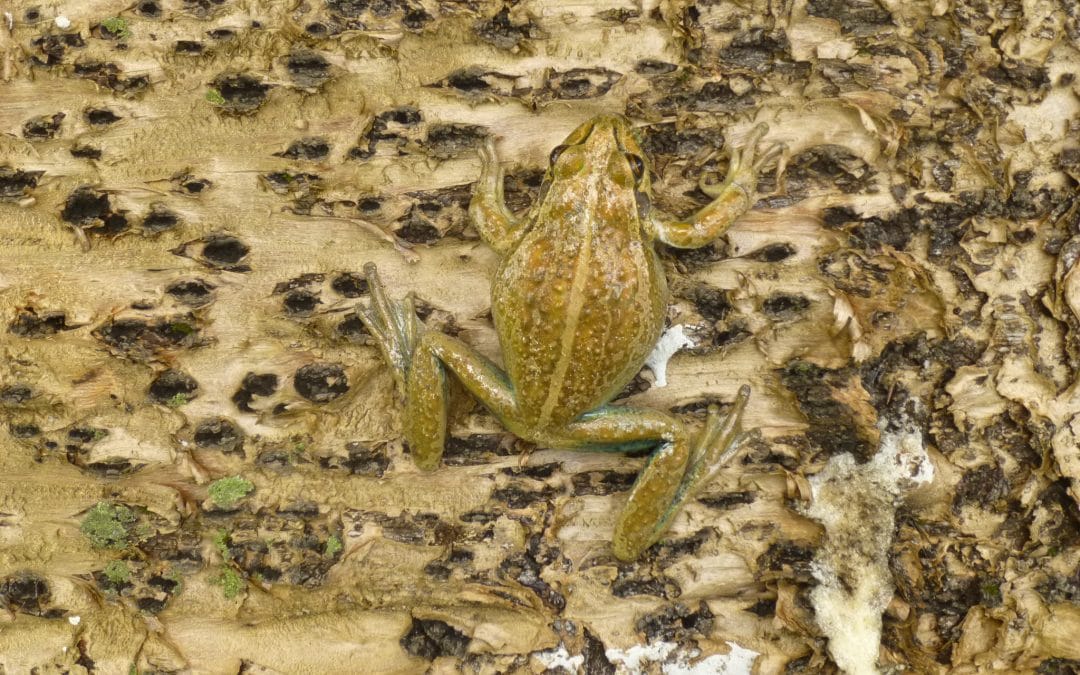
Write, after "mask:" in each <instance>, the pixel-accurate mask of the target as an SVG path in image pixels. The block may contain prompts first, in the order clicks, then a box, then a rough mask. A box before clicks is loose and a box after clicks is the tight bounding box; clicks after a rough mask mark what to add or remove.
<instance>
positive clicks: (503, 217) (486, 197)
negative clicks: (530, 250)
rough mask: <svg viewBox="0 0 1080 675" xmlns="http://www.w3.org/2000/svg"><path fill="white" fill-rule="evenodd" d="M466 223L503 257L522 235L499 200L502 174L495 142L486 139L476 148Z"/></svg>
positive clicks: (501, 196)
mask: <svg viewBox="0 0 1080 675" xmlns="http://www.w3.org/2000/svg"><path fill="white" fill-rule="evenodd" d="M469 220H470V221H472V223H473V225H475V226H476V229H477V231H478V232H479V233H480V237H481V238H482V239H483V240H484V243H486V244H487V245H488V246H490V247H491V248H492V249H494V250H495V251H496V252H498V253H500V254H505V253H507V252H508V251H510V249H512V248H513V247H514V244H516V243H517V241H518V240H519V239H520V238H521V235H522V234H524V228H523V227H522V226H521V223H520V222H519V221H518V219H517V218H515V217H514V214H512V213H510V209H508V208H506V198H505V197H504V196H503V172H502V167H500V166H499V157H498V155H497V154H496V153H495V141H494V140H493V139H492V138H491V137H490V136H489V137H488V138H485V139H484V144H483V145H482V146H481V147H480V178H479V179H478V180H477V181H476V186H475V187H474V188H473V196H472V199H471V200H470V201H469Z"/></svg>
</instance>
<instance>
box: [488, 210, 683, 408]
mask: <svg viewBox="0 0 1080 675" xmlns="http://www.w3.org/2000/svg"><path fill="white" fill-rule="evenodd" d="M568 211H569V212H568ZM586 214H588V209H580V208H579V209H572V208H568V210H567V211H564V212H563V215H562V217H560V218H553V219H548V223H550V224H545V225H541V224H537V225H535V226H534V227H533V228H532V229H531V230H530V231H529V233H528V234H526V235H525V237H524V238H523V240H522V241H521V243H520V244H519V246H518V247H517V248H516V249H515V250H514V251H513V252H512V253H511V254H510V255H508V256H507V257H506V259H504V261H503V263H502V265H501V266H500V267H499V270H498V272H497V273H496V277H495V279H494V280H493V281H494V283H493V289H494V290H493V292H492V309H493V314H494V317H495V322H496V328H497V330H498V332H499V337H500V341H501V345H502V352H503V359H504V361H505V362H506V368H507V371H508V374H509V376H510V380H511V382H512V384H513V386H514V390H515V395H516V400H517V404H518V408H519V413H520V416H521V418H522V419H523V420H524V421H526V423H528V424H530V425H531V426H534V427H535V428H537V429H544V428H550V427H557V426H560V425H562V424H565V423H566V422H569V421H571V420H573V419H575V418H576V417H578V416H580V415H581V414H583V413H585V412H588V411H589V410H592V409H594V408H596V407H598V406H600V405H602V404H604V403H607V402H608V401H610V400H611V398H612V397H613V396H614V395H616V394H617V393H618V392H619V391H620V390H622V388H623V387H625V386H626V384H627V382H629V381H630V380H631V379H632V378H633V377H634V375H635V374H636V373H637V372H638V370H640V369H641V366H642V365H643V364H644V362H645V358H646V357H647V356H648V354H649V352H650V351H651V350H652V348H653V346H654V345H655V344H656V340H657V339H658V338H659V335H660V332H661V330H662V329H663V315H664V308H665V305H666V290H667V289H666V283H665V280H664V275H663V270H662V268H661V267H660V264H659V261H658V259H657V257H656V253H655V252H654V251H653V249H652V246H651V245H650V244H649V243H647V242H644V241H642V237H641V236H640V233H639V232H638V231H636V228H637V227H638V225H637V224H636V223H635V224H634V225H633V226H632V227H626V228H616V227H604V226H600V225H598V224H595V223H593V222H591V221H590V222H586V221H583V220H582V219H585V218H588V216H587V215H586Z"/></svg>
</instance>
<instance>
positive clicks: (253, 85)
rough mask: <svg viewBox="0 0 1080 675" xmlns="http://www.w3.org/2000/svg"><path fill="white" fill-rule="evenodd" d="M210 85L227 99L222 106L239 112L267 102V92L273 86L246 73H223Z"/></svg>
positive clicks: (252, 110) (247, 110) (251, 110)
mask: <svg viewBox="0 0 1080 675" xmlns="http://www.w3.org/2000/svg"><path fill="white" fill-rule="evenodd" d="M210 86H211V87H213V88H214V90H215V91H217V92H218V93H219V94H221V98H223V99H225V102H224V103H222V104H221V106H220V107H221V108H223V109H225V110H227V111H229V112H232V113H237V114H242V113H250V112H254V111H255V110H257V109H258V108H259V106H261V105H262V104H263V103H265V102H266V92H268V91H270V89H271V88H272V87H271V85H269V84H264V83H262V82H261V81H259V79H258V78H256V77H255V76H253V75H248V74H246V73H223V74H221V75H219V76H218V77H217V78H216V79H214V81H213V82H211V83H210Z"/></svg>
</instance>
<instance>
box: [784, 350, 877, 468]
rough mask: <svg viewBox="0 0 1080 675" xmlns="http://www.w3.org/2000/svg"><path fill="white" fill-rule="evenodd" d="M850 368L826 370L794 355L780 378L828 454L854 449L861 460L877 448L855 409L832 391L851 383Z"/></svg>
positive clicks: (810, 432) (809, 435) (810, 436)
mask: <svg viewBox="0 0 1080 675" xmlns="http://www.w3.org/2000/svg"><path fill="white" fill-rule="evenodd" d="M849 379H850V372H849V371H847V370H827V369H825V368H821V367H820V366H817V365H815V364H813V363H810V362H809V361H802V360H800V359H794V360H792V361H789V362H788V363H787V365H786V366H784V368H783V369H781V371H780V380H781V381H782V382H783V384H784V386H785V387H787V388H788V389H789V390H791V392H792V393H793V394H795V398H796V399H797V401H798V404H799V410H800V411H801V412H802V413H803V415H805V416H806V419H807V422H809V424H810V429H809V430H808V431H807V432H806V436H807V438H808V439H809V440H810V441H811V443H814V444H815V445H817V446H818V447H820V448H822V449H823V450H825V451H826V452H828V454H829V455H838V454H842V453H845V452H849V453H851V454H852V455H853V456H854V457H855V458H856V459H858V460H859V461H860V462H863V461H866V460H867V459H869V458H870V457H871V456H873V454H874V452H875V448H873V447H871V444H870V439H869V438H866V437H864V434H863V432H862V431H861V427H860V421H859V420H858V418H857V414H856V413H855V411H853V410H851V408H849V407H848V406H847V405H845V404H844V403H842V402H840V401H838V400H836V399H835V398H833V391H834V390H835V389H841V388H843V387H845V386H849V384H850V383H849V381H848V380H849Z"/></svg>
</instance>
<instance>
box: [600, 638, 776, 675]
mask: <svg viewBox="0 0 1080 675" xmlns="http://www.w3.org/2000/svg"><path fill="white" fill-rule="evenodd" d="M727 645H728V647H729V648H730V649H731V651H730V652H728V653H727V654H713V655H712V656H707V657H705V658H704V659H701V660H700V661H696V662H694V661H693V660H694V659H695V658H697V657H699V656H700V655H701V652H700V650H697V649H691V650H682V649H679V645H677V644H676V643H674V642H665V641H662V640H661V641H657V642H652V643H650V644H647V645H635V646H633V647H631V648H630V649H627V650H621V649H608V650H607V651H606V652H604V654H605V656H607V658H608V661H610V662H611V663H612V664H613V665H614V666H615V671H616V672H617V673H642V672H646V670H647V666H648V665H649V664H650V663H659V664H661V666H660V670H661V672H663V673H664V675H750V673H751V672H752V671H753V667H754V660H755V659H756V658H757V657H758V656H759V654H758V652H755V651H754V650H752V649H745V648H743V647H741V646H739V645H737V644H735V643H734V642H728V643H727ZM649 672H652V671H651V670H650V671H649Z"/></svg>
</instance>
